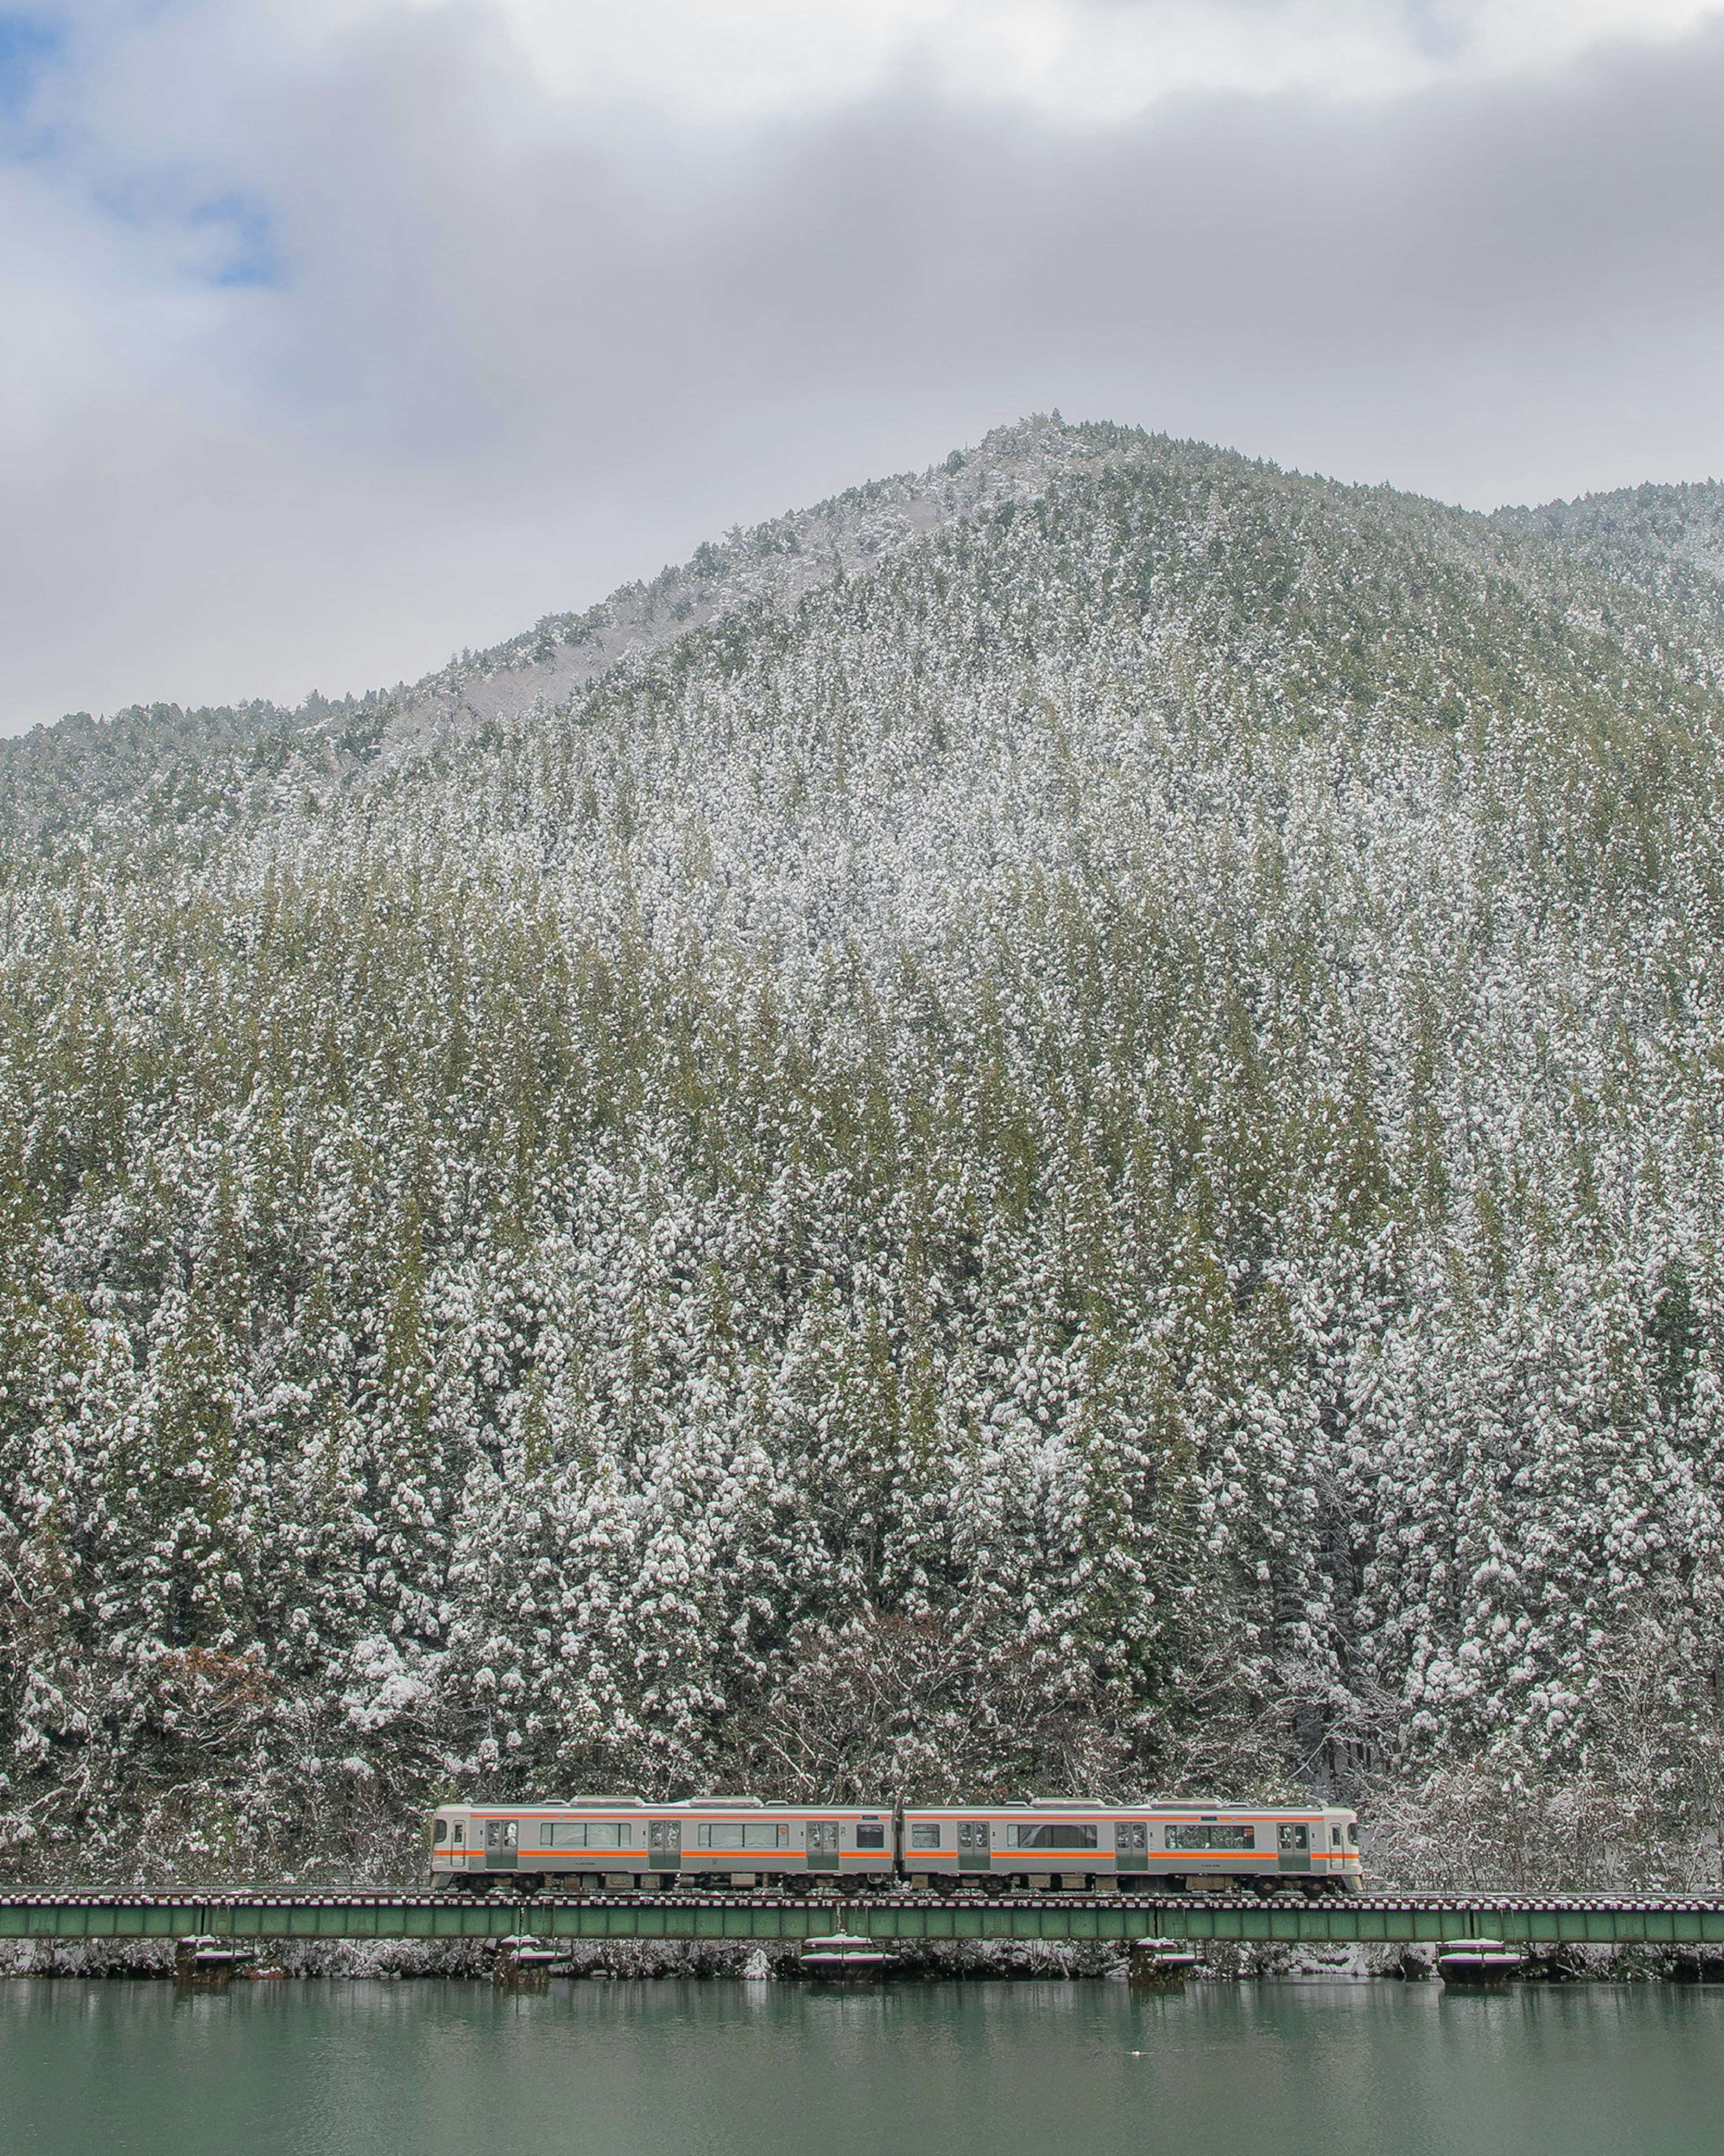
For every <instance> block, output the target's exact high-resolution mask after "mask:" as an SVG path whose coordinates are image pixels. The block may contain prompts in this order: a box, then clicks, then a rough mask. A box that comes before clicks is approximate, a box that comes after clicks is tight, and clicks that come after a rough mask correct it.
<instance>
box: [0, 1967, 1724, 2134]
mask: <svg viewBox="0 0 1724 2156" xmlns="http://www.w3.org/2000/svg"><path fill="white" fill-rule="evenodd" d="M1720 2148H1724V1987H1721V1988H1720V1989H1704V1988H1684V1987H1679V1986H1674V1985H1670V1984H1644V1985H1632V1986H1629V1985H1578V1986H1573V1987H1568V1988H1556V1987H1535V1986H1532V1985H1528V1986H1526V1987H1525V1988H1524V1989H1517V1990H1515V1991H1511V1992H1510V1993H1508V1994H1506V1995H1504V1996H1501V1997H1483V1996H1474V1997H1465V1996H1457V1995H1455V1994H1444V1992H1443V1991H1442V1990H1441V1989H1440V1988H1439V1987H1438V1986H1437V1985H1434V1984H1396V1983H1384V1982H1378V1983H1372V1984H1193V1986H1192V1988H1191V1989H1189V1990H1188V1992H1187V1993H1186V1994H1183V1996H1180V1995H1173V1996H1167V1995H1162V1994H1140V1993H1135V1992H1132V1991H1130V1990H1128V1989H1126V1987H1125V1986H1124V1985H1123V1984H1110V1983H1102V1982H1085V1983H1067V1984H1040V1983H1027V1984H949V1983H940V1984H919V1983H918V1984H911V1983H904V1984H887V1985H886V1986H885V1987H884V1988H882V1989H880V1990H878V1991H863V1992H854V1993H844V1992H840V1991H829V1990H824V1989H803V1988H801V1987H799V1986H798V1985H796V1984H791V1983H782V1984H748V1983H717V1982H707V1983H700V1984H695V1983H665V1982H660V1983H653V1984H634V1983H624V1982H611V1983H605V1982H592V1981H582V1982H579V1983H565V1982H557V1983H554V1984H553V1985H552V1989H551V1990H550V1991H549V1992H548V1993H545V1994H509V1993H498V1992H493V1991H492V1990H491V1989H490V1988H489V1987H487V1986H485V1985H483V1984H474V1983H454V1982H449V1981H440V1980H439V1981H423V1982H414V1983H396V1984H389V1983H379V1982H353V1983H331V1982H316V1983H305V1982H290V1983H277V1984H235V1985H234V1986H233V1989H232V1990H231V1991H229V1992H228V1993H226V1994H209V1993H194V1994H187V1995H176V1994H175V1993H174V1991H173V1989H172V1987H171V1986H170V1985H168V1984H165V1983H136V1982H105V1983H97V1982H83V1981H69V1980H59V1981H49V1980H46V1979H24V1980H18V1981H13V1982H9V1983H0V2151H3V2152H4V2156H13V2152H28V2156H128V2152H131V2151H137V2152H140V2156H142V2152H148V2156H162V2152H168V2151H171V2152H172V2156H206V2152H207V2156H217V2152H220V2156H233V2152H235V2151H247V2152H249V2151H252V2150H258V2151H268V2152H269V2156H335V2152H341V2153H342V2156H348V2153H349V2152H351V2156H517V2152H518V2156H564V2152H568V2156H922V2152H927V2156H1064V2152H1066V2151H1073V2152H1082V2156H1111V2152H1113V2151H1116V2150H1121V2151H1139V2150H1142V2151H1157V2152H1160V2151H1167V2152H1168V2156H1175V2153H1176V2152H1177V2156H1211V2152H1213V2156H1257V2152H1259V2151H1261V2152H1264V2156H1270V2152H1273V2156H1439V2152H1441V2156H1448V2152H1450V2151H1453V2152H1455V2156H1461V2152H1465V2156H1504V2152H1520V2151H1538V2152H1544V2151H1550V2152H1552V2156H1558V2152H1560V2156H1606V2152H1608V2156H1643V2152H1649V2153H1650V2152H1655V2156H1690V2152H1692V2156H1718V2152H1719V2150H1720Z"/></svg>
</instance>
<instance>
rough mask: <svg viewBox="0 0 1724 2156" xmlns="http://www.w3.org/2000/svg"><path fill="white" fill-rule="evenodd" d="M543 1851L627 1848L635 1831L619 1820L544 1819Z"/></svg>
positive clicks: (542, 1831)
mask: <svg viewBox="0 0 1724 2156" xmlns="http://www.w3.org/2000/svg"><path fill="white" fill-rule="evenodd" d="M541 1834H542V1836H543V1839H542V1840H541V1847H542V1848H545V1849H628V1848H630V1847H632V1846H633V1843H634V1830H633V1829H632V1828H630V1827H629V1826H628V1825H625V1824H624V1823H623V1822H622V1821H621V1820H546V1821H545V1824H544V1825H543V1827H542V1829H541Z"/></svg>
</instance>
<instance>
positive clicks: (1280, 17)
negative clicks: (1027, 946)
mask: <svg viewBox="0 0 1724 2156" xmlns="http://www.w3.org/2000/svg"><path fill="white" fill-rule="evenodd" d="M413 3H414V0H409V4H413ZM368 4H369V0H356V7H363V6H367V5H368ZM418 4H423V5H426V6H440V5H442V4H443V0H418ZM1715 4H1716V0H630V4H629V5H628V6H627V7H618V6H614V5H605V4H600V5H590V4H588V5H571V4H568V0H495V6H496V8H497V11H498V13H500V16H501V17H502V18H503V19H504V20H505V22H506V23H507V24H508V26H509V29H510V32H511V35H512V37H513V38H514V39H515V40H516V43H517V44H518V46H519V47H520V49H521V51H522V52H523V53H524V54H527V55H528V56H529V57H530V59H531V62H532V64H533V65H534V66H535V68H536V69H537V71H538V72H539V74H540V76H541V80H544V81H545V82H546V84H547V85H550V86H551V87H552V88H554V89H555V90H557V92H559V93H560V94H562V95H567V96H572V97H578V98H580V99H582V100H592V101H594V102H626V103H630V104H634V105H643V106H659V107H664V106H669V107H671V108H673V109H675V110H680V111H682V112H684V113H686V114H700V115H711V116H717V117H721V118H724V119H731V120H734V119H736V118H739V117H740V118H747V119H758V118H761V117H762V116H764V115H769V114H777V113H782V112H785V111H788V110H802V109H805V107H806V105H808V102H809V101H810V100H829V101H838V100H844V99H846V98H848V97H850V96H853V95H856V94H858V93H859V92H866V91H870V90H876V89H878V88H880V86H881V85H884V84H885V83H886V82H888V81H889V80H891V78H892V77H893V75H894V74H895V72H897V71H900V70H902V69H906V68H914V69H919V70H926V71H927V73H928V74H930V75H931V77H932V79H933V80H935V81H936V83H937V84H938V85H939V87H940V88H941V90H942V91H943V92H945V93H946V94H948V95H958V96H976V95H982V96H987V97H995V98H1007V99H1012V100H1024V101H1027V102H1029V104H1031V105H1035V106H1037V107H1039V109H1041V110H1044V111H1046V112H1048V113H1049V114H1051V115H1059V116H1061V117H1065V118H1071V119H1076V120H1081V121H1097V120H1117V119H1121V118H1123V117H1126V116H1127V115H1131V114H1134V113H1137V112H1141V111H1142V110H1146V109H1147V107H1148V106H1149V105H1152V104H1153V103H1155V102H1156V101H1157V100H1159V99H1162V98H1164V97H1167V96H1168V95H1178V94H1189V93H1191V92H1193V91H1211V92H1213V91H1217V90H1239V91H1245V92H1249V93H1257V94H1261V93H1264V92H1266V91H1274V90H1289V89H1305V90H1321V91H1323V92H1324V93H1325V94H1327V95H1340V96H1342V97H1356V96H1376V95H1386V94H1392V93H1393V92H1396V91H1399V90H1407V89H1409V88H1412V87H1415V86H1417V85H1420V84H1424V83H1427V82H1429V81H1431V80H1437V79H1455V78H1460V79H1466V80H1480V79H1484V78H1489V77H1492V76H1496V75H1500V74H1508V73H1515V72H1519V71H1522V70H1525V69H1543V68H1548V67H1551V66H1552V65H1561V64H1563V63H1565V62H1567V61H1568V60H1571V59H1574V58H1576V57H1578V55H1580V54H1583V53H1585V52H1588V51H1589V50H1591V49H1593V48H1594V47H1595V46H1597V45H1598V44H1600V43H1608V42H1611V41H1614V40H1623V39H1625V40H1629V41H1649V40H1650V41H1655V40H1658V39H1660V38H1670V37H1674V36H1678V35H1680V34H1681V33H1683V32H1685V31H1686V30H1689V29H1691V28H1693V27H1694V26H1695V25H1696V23H1700V22H1701V20H1703V19H1704V18H1705V17H1706V14H1707V13H1709V12H1710V11H1711V8H1712V7H1713V6H1714V5H1715Z"/></svg>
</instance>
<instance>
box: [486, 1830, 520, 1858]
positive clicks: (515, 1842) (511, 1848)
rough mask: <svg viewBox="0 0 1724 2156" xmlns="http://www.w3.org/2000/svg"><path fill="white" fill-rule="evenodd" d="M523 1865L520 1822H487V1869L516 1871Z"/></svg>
mask: <svg viewBox="0 0 1724 2156" xmlns="http://www.w3.org/2000/svg"><path fill="white" fill-rule="evenodd" d="M520 1863H521V1822H520V1820H486V1821H485V1870H486V1871H516V1870H517V1869H518V1868H519V1866H520Z"/></svg>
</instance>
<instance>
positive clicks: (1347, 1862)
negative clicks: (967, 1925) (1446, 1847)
mask: <svg viewBox="0 0 1724 2156" xmlns="http://www.w3.org/2000/svg"><path fill="white" fill-rule="evenodd" d="M429 1842H430V1851H431V1883H432V1886H433V1888H434V1891H436V1892H444V1893H447V1892H468V1893H487V1892H495V1891H497V1890H498V1889H500V1888H502V1889H510V1888H512V1889H513V1890H514V1891H515V1892H520V1893H554V1892H574V1893H600V1892H607V1891H615V1890H618V1889H622V1890H627V1889H631V1888H634V1889H644V1890H647V1891H649V1892H654V1891H655V1892H661V1893H662V1892H676V1891H680V1890H682V1889H684V1888H687V1887H695V1888H699V1887H727V1888H733V1887H752V1888H757V1887H777V1888H779V1889H781V1890H789V1891H796V1890H798V1889H799V1890H801V1891H803V1892H809V1893H818V1892H826V1891H830V1890H833V1889H838V1890H840V1891H854V1890H866V1889H872V1890H875V1891H877V1892H878V1891H885V1892H892V1891H895V1890H898V1891H901V1890H903V1889H905V1888H916V1887H922V1888H932V1889H940V1888H962V1887H977V1886H993V1887H995V1888H1000V1889H1008V1888H1016V1889H1027V1890H1029V1891H1032V1892H1033V1891H1036V1890H1041V1891H1045V1892H1061V1891H1064V1892H1073V1891H1075V1892H1109V1891H1117V1892H1125V1893H1130V1892H1143V1893H1188V1892H1190V1893H1207V1892H1214V1891H1217V1890H1218V1889H1219V1890H1222V1891H1234V1892H1239V1891H1242V1890H1244V1891H1253V1890H1255V1892H1258V1893H1260V1894H1272V1893H1278V1892H1303V1893H1306V1894H1309V1895H1319V1894H1362V1893H1363V1892H1364V1876H1363V1871H1362V1865H1361V1861H1360V1854H1359V1820H1358V1814H1357V1812H1355V1811H1352V1810H1349V1809H1347V1808H1346V1807H1345V1806H1342V1805H1337V1804H1310V1805H1306V1804H1219V1803H1215V1804H1210V1803H1191V1804H1185V1803H1178V1802H1173V1803H1163V1804H1108V1803H1105V1802H1103V1801H1102V1800H1101V1799H1099V1798H1090V1797H1033V1798H1029V1799H1026V1800H1025V1801H1024V1802H1023V1803H1021V1804H889V1803H886V1802H885V1801H884V1800H882V1801H881V1802H880V1803H878V1804H775V1803H772V1802H770V1801H767V1799H762V1798H760V1797H747V1796H706V1797H688V1798H685V1799H680V1801H678V1802H677V1803H675V1804H657V1803H651V1802H649V1801H648V1800H647V1799H644V1798H642V1797H637V1796H618V1797H603V1796H601V1797H571V1798H567V1799H546V1800H545V1801H543V1802H542V1803H538V1804H439V1806H438V1808H437V1809H436V1811H435V1812H434V1814H433V1815H432V1819H431V1824H430V1833H429Z"/></svg>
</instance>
